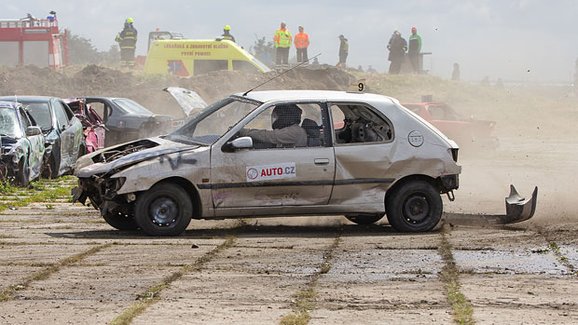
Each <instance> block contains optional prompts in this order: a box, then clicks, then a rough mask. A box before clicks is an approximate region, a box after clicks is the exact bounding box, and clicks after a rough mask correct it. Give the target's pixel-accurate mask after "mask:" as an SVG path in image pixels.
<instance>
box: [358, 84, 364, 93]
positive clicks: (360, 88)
mask: <svg viewBox="0 0 578 325" xmlns="http://www.w3.org/2000/svg"><path fill="white" fill-rule="evenodd" d="M364 89H365V85H364V84H363V82H360V83H358V84H357V90H358V91H359V92H362V91H363V90H364Z"/></svg>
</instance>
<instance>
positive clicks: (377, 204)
mask: <svg viewBox="0 0 578 325" xmlns="http://www.w3.org/2000/svg"><path fill="white" fill-rule="evenodd" d="M330 112H331V116H332V124H333V127H334V131H333V139H334V145H335V187H334V189H333V193H332V195H331V201H330V204H338V205H350V206H356V207H357V208H358V211H360V210H361V211H364V212H367V213H377V212H381V211H384V196H385V191H386V190H387V188H388V187H389V186H390V185H391V184H392V183H393V182H394V181H395V179H394V178H392V176H391V173H389V172H388V170H389V168H390V167H391V165H392V158H393V157H392V155H393V150H392V148H393V146H394V142H393V127H392V124H391V122H389V121H388V120H387V119H386V118H385V117H384V116H382V115H381V114H380V113H379V112H378V111H377V110H376V109H374V108H372V107H370V106H369V105H366V104H363V103H333V104H331V105H330Z"/></svg>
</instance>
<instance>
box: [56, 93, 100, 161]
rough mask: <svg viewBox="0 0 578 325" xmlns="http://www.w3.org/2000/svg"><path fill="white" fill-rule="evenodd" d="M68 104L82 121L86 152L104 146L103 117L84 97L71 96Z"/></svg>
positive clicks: (67, 101)
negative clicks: (87, 103)
mask: <svg viewBox="0 0 578 325" xmlns="http://www.w3.org/2000/svg"><path fill="white" fill-rule="evenodd" d="M66 104H67V105H68V107H70V109H72V111H73V112H74V115H75V116H76V117H77V118H78V119H79V120H80V122H81V123H82V129H83V133H84V141H85V142H86V152H89V153H90V152H94V151H96V150H98V149H102V148H104V137H105V133H106V131H105V126H104V122H103V121H102V118H101V117H100V116H99V115H98V114H97V113H96V111H95V110H94V109H93V108H92V107H91V106H90V105H86V102H85V101H84V99H82V98H69V99H67V100H66Z"/></svg>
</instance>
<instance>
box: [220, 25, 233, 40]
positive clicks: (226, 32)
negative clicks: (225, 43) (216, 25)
mask: <svg viewBox="0 0 578 325" xmlns="http://www.w3.org/2000/svg"><path fill="white" fill-rule="evenodd" d="M221 39H226V40H229V41H233V42H235V37H234V36H233V35H231V26H229V25H225V27H223V35H221Z"/></svg>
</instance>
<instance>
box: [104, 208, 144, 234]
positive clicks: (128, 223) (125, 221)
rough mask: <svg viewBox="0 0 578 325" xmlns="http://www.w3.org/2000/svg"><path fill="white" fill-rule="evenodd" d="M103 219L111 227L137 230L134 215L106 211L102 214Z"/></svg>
mask: <svg viewBox="0 0 578 325" xmlns="http://www.w3.org/2000/svg"><path fill="white" fill-rule="evenodd" d="M102 217H103V218H104V221H106V223H108V224H109V225H111V226H112V227H113V228H115V229H118V230H137V229H138V225H137V224H136V221H135V220H134V217H132V216H127V215H125V214H122V213H112V212H108V213H106V214H105V215H104V216H102Z"/></svg>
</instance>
